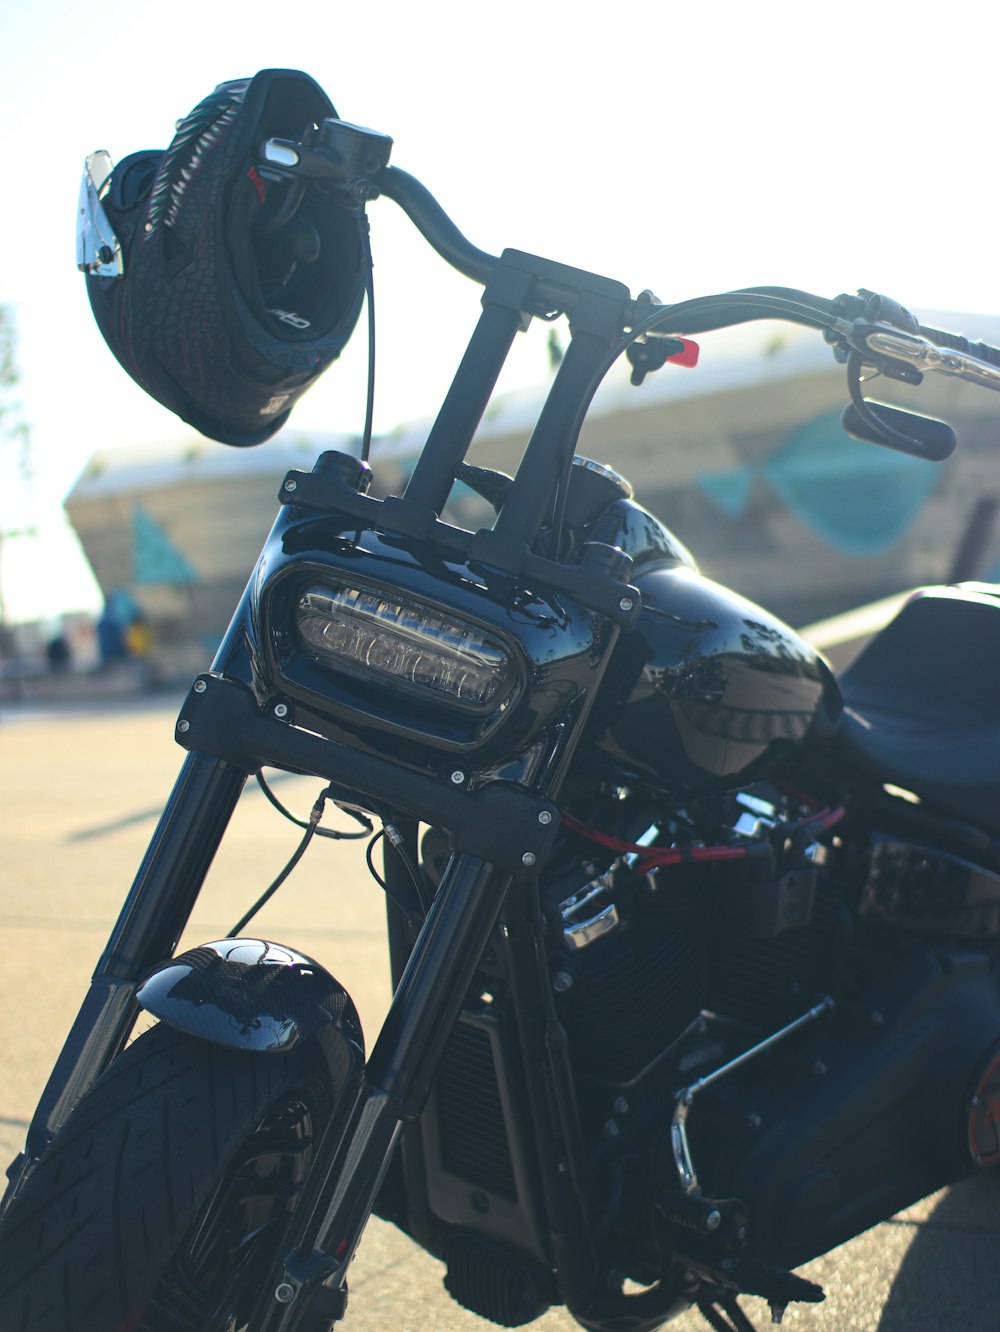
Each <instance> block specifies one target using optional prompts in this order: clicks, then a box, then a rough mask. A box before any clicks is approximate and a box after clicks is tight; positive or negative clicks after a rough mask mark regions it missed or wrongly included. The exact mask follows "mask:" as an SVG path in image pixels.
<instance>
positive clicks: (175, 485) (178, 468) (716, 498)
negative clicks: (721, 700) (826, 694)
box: [5, 314, 1000, 692]
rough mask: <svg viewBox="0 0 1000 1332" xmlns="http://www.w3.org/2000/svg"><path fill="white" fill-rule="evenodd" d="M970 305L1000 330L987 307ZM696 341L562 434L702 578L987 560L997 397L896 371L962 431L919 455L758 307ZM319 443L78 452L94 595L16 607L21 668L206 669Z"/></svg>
mask: <svg viewBox="0 0 1000 1332" xmlns="http://www.w3.org/2000/svg"><path fill="white" fill-rule="evenodd" d="M935 318H936V320H937V322H938V323H939V324H940V325H941V326H944V327H956V326H957V327H961V326H962V324H963V322H965V317H964V316H962V315H959V314H942V315H938V316H936V317H935ZM990 322H992V323H993V324H995V328H993V329H991V328H986V327H984V323H990ZM977 325H978V327H979V329H980V331H981V332H982V334H983V336H985V337H986V338H990V337H992V338H993V340H994V341H997V342H1000V320H995V321H988V320H986V321H984V319H983V317H979V319H978V320H977ZM705 350H706V352H707V354H704V355H703V364H702V365H701V366H699V367H698V368H697V369H696V370H695V371H693V372H692V371H688V370H685V369H681V368H678V367H672V366H668V367H666V368H665V369H664V370H663V371H661V372H659V373H658V374H657V375H655V376H651V377H650V378H649V379H647V380H646V382H645V383H644V384H643V385H642V387H641V388H638V389H636V388H634V387H632V386H631V385H630V384H629V383H628V382H627V377H626V368H625V367H618V369H617V370H616V372H615V373H614V374H613V375H612V377H611V378H610V379H609V381H608V382H607V383H606V385H605V387H604V389H603V390H602V391H601V393H600V394H599V395H598V397H597V399H596V401H595V404H594V407H593V409H592V411H591V414H590V416H589V418H588V421H587V423H586V425H585V427H584V431H583V434H582V437H581V440H580V445H579V451H580V452H581V453H583V454H585V455H587V456H589V457H593V458H596V459H598V460H600V461H602V462H606V463H609V464H610V465H612V466H613V467H615V468H616V469H617V470H619V471H620V472H622V473H624V475H625V476H627V477H628V478H629V479H630V480H631V481H632V483H633V485H634V486H635V489H636V495H637V498H638V499H639V500H640V501H641V502H642V503H644V504H645V505H646V506H647V507H648V508H650V509H652V510H653V511H654V512H655V513H656V514H657V516H658V517H660V518H661V519H662V520H664V521H665V522H666V523H667V525H668V526H669V527H670V528H671V529H672V530H673V532H674V533H675V535H676V536H678V537H679V538H680V539H681V541H683V542H684V543H685V544H686V545H687V546H688V547H689V548H690V549H691V550H692V552H693V554H694V555H695V558H696V559H697V561H698V563H699V565H700V566H701V568H702V570H703V571H704V572H705V573H706V574H707V575H708V576H709V577H712V578H714V579H716V580H717V581H719V582H721V583H723V584H725V585H726V586H728V587H731V588H733V589H734V590H735V591H738V592H740V593H742V594H743V595H744V596H747V597H749V598H750V599H751V600H754V601H757V602H759V603H760V604H762V605H764V606H766V607H767V608H768V609H769V610H772V611H774V612H775V613H777V614H778V615H780V616H781V617H782V618H784V619H785V620H787V621H788V622H790V623H792V624H794V625H796V626H803V625H805V624H807V623H812V622H815V621H819V620H823V619H825V618H826V617H830V616H835V615H838V614H840V613H842V612H845V611H848V610H850V609H851V608H853V607H857V606H859V605H861V604H864V603H870V602H875V601H879V600H880V599H882V598H887V597H890V596H892V595H893V594H896V593H899V592H901V591H904V590H906V589H908V588H911V587H914V586H917V585H920V584H923V583H934V582H946V581H958V580H962V579H970V578H976V579H983V580H986V581H991V580H995V579H997V578H1000V531H997V530H995V529H994V524H993V521H992V520H993V517H994V515H995V512H996V509H997V507H998V499H1000V483H998V481H997V479H996V472H997V469H996V464H995V451H996V448H997V441H998V437H1000V398H997V397H996V396H995V395H991V394H987V393H983V392H977V391H976V390H975V389H973V388H971V387H969V386H966V385H961V384H955V383H951V382H949V381H946V380H944V379H941V378H938V377H933V376H932V377H931V378H930V379H929V380H928V381H927V382H926V383H925V384H924V385H923V386H922V387H921V388H920V389H919V390H917V391H913V390H906V389H904V390H902V392H903V393H904V394H906V393H909V394H910V400H911V403H912V405H913V406H914V407H915V408H916V409H918V410H921V411H924V412H927V413H929V414H935V413H938V414H941V415H942V416H944V417H946V418H947V419H948V420H950V421H952V423H953V424H954V425H955V426H956V428H957V430H958V433H959V437H960V449H959V451H958V452H957V453H956V455H955V456H954V457H953V458H952V459H951V460H949V461H948V462H947V463H945V464H943V465H940V466H935V465H931V464H928V463H925V462H923V461H920V460H917V459H913V458H909V457H907V456H905V455H902V454H899V453H895V452H893V451H891V450H889V449H883V448H878V447H876V446H874V445H871V444H866V443H860V442H858V441H855V440H853V439H850V438H849V437H848V436H846V435H845V434H844V433H843V431H842V430H841V428H840V410H841V407H842V406H843V404H844V402H845V399H846V390H845V386H844V372H843V368H842V367H841V366H839V365H837V363H836V362H835V361H834V359H833V357H832V355H831V353H830V350H829V348H828V347H826V346H825V345H824V343H823V342H822V340H821V339H820V338H819V337H818V336H817V335H815V334H811V333H808V332H805V331H800V330H794V329H787V330H786V329H785V328H780V329H779V330H778V331H777V332H775V326H772V325H766V326H756V327H750V328H744V329H740V330H735V331H733V332H732V333H730V334H728V335H722V336H721V337H720V336H719V335H715V336H714V337H713V338H712V340H711V343H710V345H709V346H708V347H706V349H705ZM892 389H893V393H894V395H895V400H897V401H898V400H900V389H899V386H896V385H893V386H892ZM543 392H544V388H543V387H542V386H539V387H537V388H529V389H521V390H517V391H514V392H510V393H507V394H502V395H500V396H499V397H498V398H497V399H495V401H494V402H493V404H491V407H490V409H489V411H488V413H487V416H486V418H485V420H484V422H483V424H482V427H481V429H480V431H479V434H478V436H477V439H476V442H475V444H474V446H473V450H472V453H471V454H470V460H472V461H475V462H478V463H481V464H483V465H489V466H494V467H498V468H500V469H501V470H505V471H512V470H514V468H516V465H517V460H518V458H519V456H520V452H521V449H522V448H523V445H524V442H525V440H526V439H527V436H528V433H529V431H530V428H531V425H532V423H533V421H534V418H535V416H536V414H537V411H538V409H539V407H540V405H541V401H542V396H543ZM875 396H877V394H875ZM427 424H428V423H427V422H417V423H410V424H404V425H401V426H400V427H399V428H398V429H397V430H395V431H394V432H392V433H390V434H387V435H384V436H382V437H381V438H380V439H378V440H377V441H376V443H375V445H374V448H373V452H372V460H373V466H374V470H375V478H376V482H375V484H376V490H377V491H381V492H383V493H384V492H385V491H387V490H391V489H393V488H395V487H397V486H399V485H400V484H401V483H402V482H403V481H404V480H405V476H406V473H407V470H408V468H409V467H411V466H412V464H413V461H414V459H415V457H416V453H417V450H418V449H419V447H420V444H421V443H422V441H423V438H424V437H425V434H426V430H427ZM328 448H336V449H342V450H345V451H348V452H351V451H356V449H357V441H356V440H355V439H353V438H351V437H350V436H347V435H340V436H338V435H324V434H321V433H319V432H315V431H313V432H310V431H297V430H296V429H295V428H294V426H292V427H289V428H287V429H286V430H285V431H283V432H282V433H281V434H280V435H278V436H276V437H275V438H274V439H273V440H271V441H269V442H268V443H266V444H264V445H262V446H259V447H257V448H255V449H249V450H247V449H227V448H225V447H224V446H222V445H219V444H215V443H213V442H211V441H209V440H206V439H202V438H200V437H199V436H197V435H194V434H189V435H186V436H184V435H178V436H177V437H175V438H173V439H170V440H167V441H166V442H164V443H162V444H137V445H134V446H131V447H125V448H118V449H113V450H100V451H98V452H97V453H95V454H94V456H93V457H92V458H91V460H90V461H89V463H88V464H87V466H86V468H85V470H84V472H83V474H82V475H81V476H80V478H79V480H78V481H77V482H76V484H75V485H74V487H73V488H72V490H71V492H70V494H69V496H68V498H67V501H66V510H67V513H68V515H69V519H70V521H71V523H72V526H73V528H74V530H75V532H76V534H77V536H78V538H79V541H80V543H81V546H82V548H83V551H84V552H85V554H86V557H87V559H88V560H89V563H90V565H91V567H92V569H93V572H94V576H95V578H96V581H97V583H98V585H99V587H100V591H101V594H102V597H103V609H102V610H101V611H100V613H99V614H98V615H96V616H93V617H89V618H88V617H87V616H81V615H76V616H73V617H69V618H68V619H66V620H65V622H64V623H63V624H62V625H61V626H58V627H54V626H53V625H52V624H51V622H44V621H43V622H39V623H38V624H35V625H24V626H21V627H19V629H18V631H17V634H16V635H15V636H14V638H13V642H11V641H8V644H7V648H6V651H5V655H6V656H7V657H8V659H9V658H10V656H11V650H12V648H13V654H14V655H16V656H20V658H21V662H22V666H21V669H20V671H17V672H14V674H16V675H17V676H18V687H19V688H20V689H21V690H22V691H23V690H25V689H27V690H28V691H29V692H30V691H31V690H32V689H34V690H36V691H37V689H38V688H39V687H42V688H44V689H47V690H49V691H52V690H55V691H57V692H58V691H60V690H62V691H63V692H65V691H66V690H67V689H68V688H69V687H70V683H69V682H71V681H75V683H76V684H77V685H79V683H80V677H81V675H83V676H86V677H87V678H88V679H89V680H91V681H92V682H94V684H95V686H96V687H102V688H118V689H122V688H128V689H133V688H145V687H149V686H151V685H156V684H158V683H163V684H170V685H173V684H178V683H183V682H184V681H186V679H187V678H188V677H189V676H190V675H192V674H194V673H196V672H197V671H198V670H200V669H204V668H205V666H206V665H207V664H208V663H209V662H210V661H211V658H212V654H213V651H214V648H215V645H216V644H217V643H218V641H219V638H220V636H221V634H222V632H223V631H224V629H225V628H226V625H227V624H228V622H229V618H230V616H231V614H232V612H233V609H234V607H235V605H236V602H237V600H238V598H239V596H240V594H241V592H242V590H243V588H244V586H245V584H246V581H247V578H248V577H249V574H250V571H251V570H252V568H253V564H254V561H255V559H256V557H257V553H258V551H259V550H260V547H261V545H262V543H263V540H264V537H265V536H266V534H267V532H268V530H269V528H270V525H271V523H272V521H273V519H274V515H275V512H276V509H277V494H278V486H279V484H280V482H281V479H282V478H283V476H284V474H285V472H286V471H287V470H288V469H289V468H300V469H304V470H308V469H309V468H310V467H311V466H312V463H313V461H314V459H315V458H316V456H317V455H318V454H319V453H320V452H321V451H322V450H323V449H328ZM450 516H451V518H452V520H453V521H457V522H458V523H460V524H461V525H462V526H465V527H469V528H473V529H474V528H476V527H478V526H481V525H484V524H486V523H488V522H489V521H490V514H489V511H488V510H487V509H486V506H485V505H484V504H483V502H482V501H480V500H478V499H477V497H476V496H474V495H473V494H472V493H471V492H470V491H467V490H466V489H465V488H464V487H462V486H456V489H455V493H454V494H453V497H452V502H451V514H450ZM8 637H10V636H8ZM60 638H63V639H65V642H66V647H67V649H68V651H67V652H66V653H65V654H62V653H61V652H60V650H59V647H58V640H59V639H60ZM54 645H55V647H54ZM26 662H27V663H29V664H28V665H26V664H25V663H26ZM11 674H12V672H11V670H10V669H9V664H8V670H7V675H8V677H10V675H11ZM38 677H42V678H43V679H44V681H45V684H44V686H41V685H40V684H39V680H38ZM53 677H55V678H53ZM98 682H103V683H98ZM12 687H13V686H12V683H11V681H10V679H8V682H7V688H8V691H9V690H10V689H11V688H12Z"/></svg>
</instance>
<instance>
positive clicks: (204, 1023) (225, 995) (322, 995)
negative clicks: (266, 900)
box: [136, 939, 364, 1057]
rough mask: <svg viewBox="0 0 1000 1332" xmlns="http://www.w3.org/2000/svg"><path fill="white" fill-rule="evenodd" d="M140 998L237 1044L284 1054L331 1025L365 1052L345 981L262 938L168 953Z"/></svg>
mask: <svg viewBox="0 0 1000 1332" xmlns="http://www.w3.org/2000/svg"><path fill="white" fill-rule="evenodd" d="M136 999H137V1000H138V1002H139V1004H140V1005H141V1006H142V1008H143V1009H145V1011H146V1012H147V1013H151V1014H152V1015H153V1016H154V1017H156V1018H159V1020H160V1021H161V1022H166V1023H167V1025H168V1026H171V1027H175V1028H176V1029H177V1030H178V1031H183V1032H186V1033H187V1035H189V1036H196V1037H198V1038H200V1039H201V1040H205V1041H211V1042H212V1043H213V1044H215V1045H225V1046H229V1047H230V1048H231V1049H235V1050H251V1051H255V1052H257V1053H260V1054H280V1053H282V1052H283V1051H285V1050H290V1049H292V1047H293V1046H296V1045H299V1044H301V1043H302V1042H303V1041H307V1040H309V1039H310V1038H311V1037H313V1036H315V1035H317V1033H318V1032H320V1031H321V1030H324V1029H327V1028H330V1027H331V1026H332V1027H333V1028H336V1029H338V1030H339V1031H340V1032H341V1034H342V1035H343V1036H344V1037H346V1038H347V1040H348V1041H350V1042H351V1043H352V1044H354V1045H355V1046H356V1047H357V1049H358V1051H359V1052H360V1053H361V1055H362V1057H363V1055H364V1036H363V1034H362V1031H361V1022H360V1020H359V1018H358V1013H357V1009H356V1008H355V1006H354V1001H353V1000H352V999H351V996H350V995H349V994H348V992H347V991H346V990H345V989H344V987H343V986H342V985H341V984H340V983H339V982H338V981H336V980H334V978H333V977H332V976H331V975H330V973H329V972H328V971H327V970H326V969H325V968H324V967H321V966H320V964H319V963H318V962H314V961H313V960H312V958H309V957H306V956H305V955H304V954H303V953H297V952H295V951H294V950H293V949H291V948H286V947H285V946H284V945H283V944H277V943H269V942H267V940H264V939H221V940H219V941H218V942H216V943H207V944H202V945H201V946H200V947H198V948H192V949H191V950H190V951H189V952H186V953H181V954H179V955H178V956H177V957H173V958H170V960H169V961H167V962H162V963H161V964H160V965H159V966H158V967H156V969H155V970H154V971H152V972H150V974H149V975H148V976H147V977H146V978H145V980H144V981H143V982H142V983H141V984H140V986H139V988H138V990H137V991H136Z"/></svg>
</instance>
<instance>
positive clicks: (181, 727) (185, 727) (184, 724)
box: [177, 717, 191, 731]
mask: <svg viewBox="0 0 1000 1332" xmlns="http://www.w3.org/2000/svg"><path fill="white" fill-rule="evenodd" d="M177 729H178V731H190V729H191V723H190V722H189V721H187V720H186V719H185V718H184V717H182V718H181V719H180V721H179V722H178V723H177Z"/></svg>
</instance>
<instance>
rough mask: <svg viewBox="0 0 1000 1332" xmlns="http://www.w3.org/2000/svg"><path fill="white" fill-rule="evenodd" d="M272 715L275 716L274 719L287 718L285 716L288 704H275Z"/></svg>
mask: <svg viewBox="0 0 1000 1332" xmlns="http://www.w3.org/2000/svg"><path fill="white" fill-rule="evenodd" d="M274 715H275V716H276V717H287V716H288V704H287V703H275V705H274Z"/></svg>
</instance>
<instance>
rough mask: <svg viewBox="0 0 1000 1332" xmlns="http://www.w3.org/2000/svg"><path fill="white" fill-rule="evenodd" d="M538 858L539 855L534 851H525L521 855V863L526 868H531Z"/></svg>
mask: <svg viewBox="0 0 1000 1332" xmlns="http://www.w3.org/2000/svg"><path fill="white" fill-rule="evenodd" d="M536 859H537V856H536V855H535V853H534V851H525V853H524V855H523V856H522V857H521V864H522V865H523V866H524V867H525V869H530V868H531V867H532V865H533V864H534V863H535V861H536Z"/></svg>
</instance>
